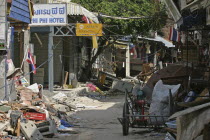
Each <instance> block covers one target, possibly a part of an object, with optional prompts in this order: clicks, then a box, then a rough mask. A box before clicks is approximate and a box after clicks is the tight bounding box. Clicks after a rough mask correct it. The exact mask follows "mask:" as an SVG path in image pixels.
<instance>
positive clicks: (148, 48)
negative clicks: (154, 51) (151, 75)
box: [146, 42, 151, 54]
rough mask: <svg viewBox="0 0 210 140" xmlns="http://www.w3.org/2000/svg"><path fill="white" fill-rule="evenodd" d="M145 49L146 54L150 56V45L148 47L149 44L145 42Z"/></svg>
mask: <svg viewBox="0 0 210 140" xmlns="http://www.w3.org/2000/svg"><path fill="white" fill-rule="evenodd" d="M146 49H147V51H146V54H150V53H151V51H150V45H149V42H147V45H146Z"/></svg>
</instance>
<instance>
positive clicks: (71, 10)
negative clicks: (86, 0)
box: [67, 2, 99, 23]
mask: <svg viewBox="0 0 210 140" xmlns="http://www.w3.org/2000/svg"><path fill="white" fill-rule="evenodd" d="M67 14H68V15H84V16H86V17H88V18H89V19H91V20H93V21H94V22H95V23H99V21H98V18H97V17H96V16H95V15H94V14H93V13H92V12H90V11H88V10H87V9H85V8H84V7H82V6H81V5H79V4H76V3H73V2H68V3H67Z"/></svg>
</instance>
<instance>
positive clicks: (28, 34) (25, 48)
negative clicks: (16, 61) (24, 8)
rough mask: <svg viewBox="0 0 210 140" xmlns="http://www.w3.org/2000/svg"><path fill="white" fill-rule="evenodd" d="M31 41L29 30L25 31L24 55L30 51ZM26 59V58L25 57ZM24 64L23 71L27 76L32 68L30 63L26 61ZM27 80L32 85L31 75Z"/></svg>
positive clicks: (27, 76)
mask: <svg viewBox="0 0 210 140" xmlns="http://www.w3.org/2000/svg"><path fill="white" fill-rule="evenodd" d="M29 40H30V31H29V30H25V31H24V46H23V54H27V52H28V49H29ZM23 59H24V56H23ZM22 61H24V62H23V71H24V74H27V73H29V72H30V68H29V64H28V62H26V61H25V60H22ZM25 78H26V80H27V81H28V82H29V85H30V74H27V75H26V76H25Z"/></svg>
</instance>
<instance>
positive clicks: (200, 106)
mask: <svg viewBox="0 0 210 140" xmlns="http://www.w3.org/2000/svg"><path fill="white" fill-rule="evenodd" d="M207 107H210V103H205V104H202V105H199V106H195V107H191V108H188V109H185V110H182V111H179V112H176V113H175V114H173V115H172V116H171V117H170V118H169V119H174V118H177V117H179V116H182V115H186V114H189V113H192V112H194V111H197V110H200V109H205V108H207Z"/></svg>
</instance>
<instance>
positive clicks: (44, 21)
mask: <svg viewBox="0 0 210 140" xmlns="http://www.w3.org/2000/svg"><path fill="white" fill-rule="evenodd" d="M33 8H34V16H33V18H32V20H31V24H30V26H65V25H66V24H67V7H66V4H57V3H56V4H55V3H53V4H35V5H34V6H33Z"/></svg>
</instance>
